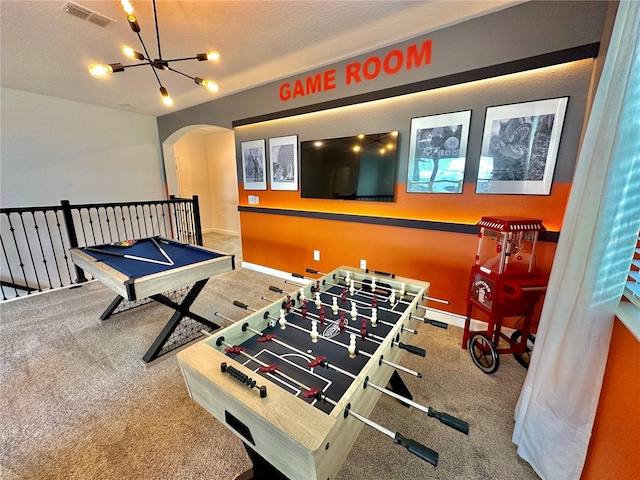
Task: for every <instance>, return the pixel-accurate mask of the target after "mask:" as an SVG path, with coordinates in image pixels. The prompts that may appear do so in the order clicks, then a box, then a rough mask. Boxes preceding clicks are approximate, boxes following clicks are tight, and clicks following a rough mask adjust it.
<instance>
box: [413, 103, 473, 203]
mask: <svg viewBox="0 0 640 480" xmlns="http://www.w3.org/2000/svg"><path fill="white" fill-rule="evenodd" d="M470 121H471V110H466V111H464V112H455V113H445V114H442V115H431V116H428V117H419V118H412V119H411V138H410V139H409V169H408V172H407V192H414V193H462V184H463V181H464V168H465V164H466V160H467V142H468V139H469V123H470Z"/></svg>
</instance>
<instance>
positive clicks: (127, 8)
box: [120, 0, 134, 15]
mask: <svg viewBox="0 0 640 480" xmlns="http://www.w3.org/2000/svg"><path fill="white" fill-rule="evenodd" d="M120 6H121V7H122V9H123V10H124V12H125V13H126V14H127V15H133V12H134V10H133V4H132V3H131V2H130V1H129V0H120Z"/></svg>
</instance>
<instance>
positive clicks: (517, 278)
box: [462, 217, 547, 374]
mask: <svg viewBox="0 0 640 480" xmlns="http://www.w3.org/2000/svg"><path fill="white" fill-rule="evenodd" d="M477 226H479V227H480V233H479V234H478V237H479V241H478V252H477V254H476V263H475V265H473V267H471V278H470V281H469V290H468V293H467V315H466V316H467V318H466V321H465V326H464V333H463V337H462V348H469V354H470V355H471V358H472V360H473V362H474V363H475V364H476V366H477V367H478V368H479V369H480V370H482V371H483V372H484V373H487V374H491V373H494V372H495V371H496V370H498V367H499V366H500V357H499V354H502V353H507V354H508V353H511V354H513V356H514V357H515V358H516V360H517V361H518V362H519V363H520V364H521V365H522V366H524V367H525V368H528V366H529V355H530V353H531V349H532V348H533V342H534V341H535V336H534V335H533V334H532V333H531V326H532V325H531V322H532V317H533V310H534V307H535V304H536V302H537V301H538V300H539V299H540V298H541V297H542V295H544V292H545V291H546V289H547V285H546V281H544V280H543V279H542V278H540V276H539V275H538V274H537V272H536V267H535V258H536V257H535V249H536V244H537V242H538V234H539V233H540V232H543V231H545V228H544V226H543V225H542V221H541V220H532V219H527V218H515V217H482V219H481V220H480V222H478V223H477ZM474 309H475V310H477V311H480V312H482V313H483V314H484V316H486V317H488V320H487V324H488V325H487V330H483V331H472V330H471V329H470V326H471V315H472V313H473V311H474ZM506 317H520V319H521V320H522V326H521V328H519V329H517V330H515V332H513V334H512V335H511V336H510V337H509V336H507V335H506V334H504V333H502V323H503V319H504V318H506ZM519 322H520V320H519V321H518V323H519ZM501 340H502V341H503V342H506V344H507V345H508V346H507V347H499V344H500V341H501Z"/></svg>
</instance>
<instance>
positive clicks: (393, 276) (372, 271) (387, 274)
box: [365, 268, 396, 278]
mask: <svg viewBox="0 0 640 480" xmlns="http://www.w3.org/2000/svg"><path fill="white" fill-rule="evenodd" d="M365 271H366V273H375V274H376V275H384V276H385V277H391V278H396V274H395V273H389V272H381V271H380V270H369V269H368V268H367V269H366V270H365Z"/></svg>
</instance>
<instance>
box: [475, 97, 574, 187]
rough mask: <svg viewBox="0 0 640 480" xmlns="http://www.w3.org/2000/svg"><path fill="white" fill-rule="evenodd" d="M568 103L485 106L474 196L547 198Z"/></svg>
mask: <svg viewBox="0 0 640 480" xmlns="http://www.w3.org/2000/svg"><path fill="white" fill-rule="evenodd" d="M568 101H569V97H561V98H552V99H549V100H539V101H535V102H525V103H516V104H511V105H503V106H499V107H490V108H487V115H486V119H485V122H484V134H483V135H482V149H481V151H480V163H479V166H478V180H477V183H476V193H507V194H509V193H511V194H526V195H549V193H550V192H551V183H552V181H553V172H554V170H555V166H556V159H557V156H558V147H559V145H560V136H561V134H562V125H563V123H564V116H565V112H566V109H567V102H568Z"/></svg>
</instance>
